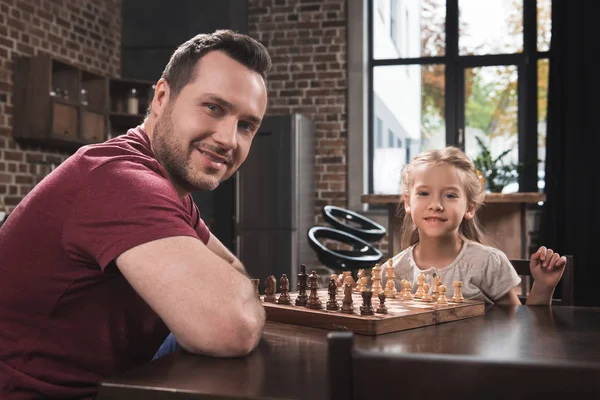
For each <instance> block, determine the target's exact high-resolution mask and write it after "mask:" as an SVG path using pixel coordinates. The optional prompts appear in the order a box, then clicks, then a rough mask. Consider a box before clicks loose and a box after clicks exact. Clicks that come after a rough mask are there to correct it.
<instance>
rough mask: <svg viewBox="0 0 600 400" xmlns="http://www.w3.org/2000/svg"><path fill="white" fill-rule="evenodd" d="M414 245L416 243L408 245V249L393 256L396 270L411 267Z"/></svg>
mask: <svg viewBox="0 0 600 400" xmlns="http://www.w3.org/2000/svg"><path fill="white" fill-rule="evenodd" d="M414 247H415V246H414V245H413V246H410V247H407V248H406V249H404V250H402V251H401V252H400V253H398V254H396V255H395V256H394V257H392V265H393V266H394V268H395V269H396V271H398V270H402V271H404V270H408V269H410V267H411V260H412V250H413V248H414Z"/></svg>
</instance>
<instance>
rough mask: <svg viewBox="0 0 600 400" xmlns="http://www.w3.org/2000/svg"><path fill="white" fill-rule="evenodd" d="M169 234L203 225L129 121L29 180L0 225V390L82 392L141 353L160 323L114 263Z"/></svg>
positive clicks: (199, 230) (16, 395)
mask: <svg viewBox="0 0 600 400" xmlns="http://www.w3.org/2000/svg"><path fill="white" fill-rule="evenodd" d="M171 236H192V237H196V238H199V239H200V240H202V241H203V242H204V243H207V242H208V239H209V236H210V232H209V231H208V228H207V227H206V225H205V224H204V222H203V221H202V219H200V214H199V212H198V209H197V208H196V206H195V205H194V203H193V201H192V199H191V196H189V195H188V196H186V197H185V198H184V199H183V200H181V199H180V198H179V197H178V196H177V193H176V191H175V189H174V188H173V186H172V185H171V183H170V181H169V180H168V177H167V173H166V171H165V170H164V169H163V168H162V167H161V166H160V164H159V163H158V162H157V161H156V159H155V157H154V154H153V153H152V150H151V147H150V142H149V140H148V137H147V136H146V134H145V133H144V132H143V131H142V129H141V127H138V128H136V129H132V130H130V131H129V132H128V133H127V134H126V135H123V136H120V137H117V138H115V139H112V140H109V141H107V142H105V143H102V144H97V145H92V146H85V147H82V148H81V149H80V150H79V151H77V153H76V154H74V155H73V156H72V157H70V158H69V159H67V160H66V161H65V162H64V163H63V164H62V165H60V166H59V167H58V168H57V169H56V170H54V171H53V172H52V173H51V174H50V175H49V176H48V177H46V178H45V179H44V180H43V181H42V182H40V183H39V184H38V185H37V186H36V187H35V188H34V189H33V190H32V191H31V193H29V195H27V197H25V199H23V201H22V202H21V203H20V204H19V205H18V206H17V207H16V208H15V210H14V212H13V213H12V214H11V215H10V216H9V218H8V219H7V221H6V223H5V224H4V225H3V226H2V228H0V398H2V399H4V398H10V399H31V398H40V397H59V398H67V397H68V398H86V397H92V396H94V394H95V392H96V388H97V384H98V381H100V380H101V379H102V378H106V377H109V376H112V375H115V374H117V373H119V372H121V371H123V370H126V369H128V368H131V367H133V366H134V365H136V364H140V363H143V362H146V361H149V360H151V359H152V356H153V355H154V353H155V352H156V350H157V349H158V347H159V346H160V344H161V343H162V341H163V340H164V339H165V338H166V336H167V334H168V330H167V327H166V326H165V325H164V323H163V322H162V321H161V320H160V318H159V317H158V315H157V314H156V313H155V312H154V311H153V310H152V309H151V308H150V307H149V306H148V305H147V304H146V303H145V302H144V301H143V300H142V298H141V297H140V296H139V295H138V294H137V293H136V292H135V291H134V289H133V288H132V287H131V286H130V285H129V283H128V282H127V280H126V279H125V278H124V277H123V275H121V274H120V273H119V270H118V269H117V267H116V264H115V262H114V260H115V258H117V256H119V255H120V254H121V253H123V252H124V251H126V250H128V249H131V248H133V247H135V246H137V245H140V244H142V243H146V242H149V241H152V240H156V239H161V238H165V237H171ZM165 273H168V271H165Z"/></svg>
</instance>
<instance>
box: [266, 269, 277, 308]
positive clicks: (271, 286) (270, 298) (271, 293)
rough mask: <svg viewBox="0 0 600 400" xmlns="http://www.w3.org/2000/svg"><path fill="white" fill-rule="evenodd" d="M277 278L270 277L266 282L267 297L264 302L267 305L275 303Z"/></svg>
mask: <svg viewBox="0 0 600 400" xmlns="http://www.w3.org/2000/svg"><path fill="white" fill-rule="evenodd" d="M275 285H276V281H275V277H274V276H273V275H269V276H268V277H267V280H266V281H265V286H266V289H265V297H264V301H265V302H267V303H275Z"/></svg>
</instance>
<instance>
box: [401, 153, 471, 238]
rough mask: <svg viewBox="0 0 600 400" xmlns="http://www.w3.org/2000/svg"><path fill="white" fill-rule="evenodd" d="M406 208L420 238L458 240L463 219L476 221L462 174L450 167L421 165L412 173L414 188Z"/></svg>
mask: <svg viewBox="0 0 600 400" xmlns="http://www.w3.org/2000/svg"><path fill="white" fill-rule="evenodd" d="M404 207H405V209H406V212H407V213H409V214H410V215H411V216H412V219H413V221H414V223H415V225H416V226H417V229H418V230H419V238H420V239H421V240H422V239H423V238H424V237H428V238H447V237H449V236H456V237H458V228H459V227H460V224H461V222H462V220H463V218H466V219H470V218H473V214H474V210H473V207H469V206H468V201H467V196H466V193H465V189H464V184H463V177H462V173H461V172H460V171H459V170H458V169H456V168H455V167H453V166H452V165H449V164H440V165H436V166H427V165H422V166H418V167H416V168H415V169H414V171H413V182H412V187H411V188H410V192H409V195H408V196H405V197H404Z"/></svg>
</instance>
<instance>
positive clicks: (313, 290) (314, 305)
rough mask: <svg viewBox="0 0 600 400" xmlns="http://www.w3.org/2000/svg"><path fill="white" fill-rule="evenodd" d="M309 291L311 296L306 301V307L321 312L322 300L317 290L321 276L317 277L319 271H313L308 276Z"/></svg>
mask: <svg viewBox="0 0 600 400" xmlns="http://www.w3.org/2000/svg"><path fill="white" fill-rule="evenodd" d="M308 289H310V295H309V296H308V300H307V301H306V307H308V308H310V309H312V310H320V309H321V308H323V304H322V303H321V299H319V295H318V294H317V289H319V275H317V271H313V272H312V273H311V274H310V275H309V276H308Z"/></svg>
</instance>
